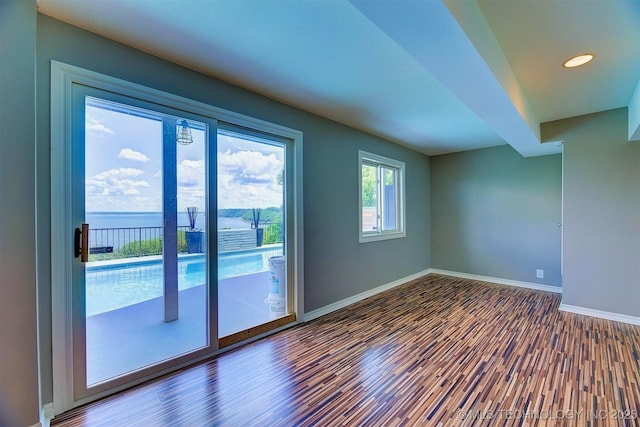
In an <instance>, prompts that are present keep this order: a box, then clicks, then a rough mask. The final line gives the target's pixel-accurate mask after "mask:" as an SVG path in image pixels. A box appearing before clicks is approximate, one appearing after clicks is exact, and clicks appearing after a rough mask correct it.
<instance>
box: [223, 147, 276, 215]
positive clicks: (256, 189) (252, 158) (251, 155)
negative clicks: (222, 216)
mask: <svg viewBox="0 0 640 427" xmlns="http://www.w3.org/2000/svg"><path fill="white" fill-rule="evenodd" d="M283 167H284V163H283V161H282V160H279V159H278V158H277V157H276V155H275V154H274V153H269V154H265V153H263V152H260V151H251V150H244V151H235V152H233V151H231V150H226V151H225V152H222V153H218V201H219V207H220V208H251V207H260V208H266V207H271V206H280V205H282V202H283V193H282V192H283V187H282V185H279V184H278V183H277V176H278V174H279V173H281V171H282V169H283Z"/></svg>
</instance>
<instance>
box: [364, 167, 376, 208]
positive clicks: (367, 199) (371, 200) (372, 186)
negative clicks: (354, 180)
mask: <svg viewBox="0 0 640 427" xmlns="http://www.w3.org/2000/svg"><path fill="white" fill-rule="evenodd" d="M376 204H377V199H376V167H375V166H370V165H362V206H364V207H375V206H376Z"/></svg>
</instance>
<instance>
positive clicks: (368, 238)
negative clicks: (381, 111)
mask: <svg viewBox="0 0 640 427" xmlns="http://www.w3.org/2000/svg"><path fill="white" fill-rule="evenodd" d="M363 164H374V165H376V166H377V167H378V170H379V169H380V167H386V168H391V169H396V170H397V171H398V174H397V183H396V185H397V201H396V204H397V206H396V221H397V228H396V229H394V230H382V227H381V224H382V220H383V218H382V215H383V210H382V209H381V200H382V197H381V194H383V192H384V191H383V188H382V182H381V180H380V179H378V180H377V186H378V187H377V193H378V197H377V199H378V209H377V212H378V218H377V221H378V229H377V230H375V231H363V230H362V223H363V218H362V211H363V209H362V208H363V206H362V165H363ZM404 170H405V164H404V162H401V161H399V160H394V159H390V158H388V157H384V156H381V155H378V154H374V153H369V152H367V151H362V150H359V151H358V211H359V212H358V218H359V221H358V235H359V242H360V243H367V242H375V241H379V240H388V239H399V238H402V237H405V236H406V235H407V233H406V225H405V224H406V221H405V219H406V217H405V210H406V209H405V179H404V175H405V172H404Z"/></svg>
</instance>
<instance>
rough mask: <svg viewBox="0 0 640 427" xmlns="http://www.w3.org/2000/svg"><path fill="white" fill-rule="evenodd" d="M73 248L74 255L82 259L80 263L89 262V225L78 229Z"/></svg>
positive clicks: (83, 225)
mask: <svg viewBox="0 0 640 427" xmlns="http://www.w3.org/2000/svg"><path fill="white" fill-rule="evenodd" d="M73 248H74V249H73V255H74V256H75V257H76V258H78V257H80V262H87V261H89V224H82V228H81V229H80V228H76V232H75V235H74V236H73Z"/></svg>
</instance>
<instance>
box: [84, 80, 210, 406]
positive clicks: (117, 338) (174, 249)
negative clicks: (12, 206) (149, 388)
mask: <svg viewBox="0 0 640 427" xmlns="http://www.w3.org/2000/svg"><path fill="white" fill-rule="evenodd" d="M94 92H96V91H93V90H91V89H88V88H80V89H78V94H79V95H78V97H76V98H74V99H76V100H77V102H76V104H81V108H80V107H79V108H77V109H75V110H74V111H76V116H75V117H76V118H77V119H78V120H77V121H76V123H77V125H76V126H75V128H74V129H75V138H74V179H73V181H74V185H75V187H76V188H75V190H74V212H76V214H74V218H79V219H80V221H78V222H84V223H87V224H89V229H88V248H87V252H88V262H86V263H84V264H81V263H80V261H79V259H78V262H76V263H74V288H73V293H74V298H73V300H74V355H75V357H74V389H75V390H76V397H77V398H81V397H83V396H84V395H89V394H91V391H90V390H91V389H92V388H96V387H97V388H98V389H103V388H105V387H103V386H105V385H107V386H108V384H109V383H110V382H113V381H114V380H118V382H119V383H123V382H126V380H127V378H130V377H131V375H133V374H136V373H138V374H140V373H141V372H142V371H145V370H147V371H148V368H149V367H152V366H159V365H160V364H162V362H166V361H169V360H173V359H176V358H179V357H181V356H184V355H187V354H190V353H193V352H195V351H197V350H199V349H205V348H207V347H208V346H209V345H210V343H211V335H210V330H209V326H210V314H209V293H210V290H209V285H208V276H209V274H208V271H209V268H208V265H209V263H208V259H207V249H208V243H207V242H208V238H207V231H208V228H209V227H208V221H207V216H208V211H209V209H207V207H208V206H207V203H208V197H207V191H206V181H207V151H208V150H207V145H208V142H207V141H208V138H209V129H208V128H209V127H208V125H207V124H206V123H204V122H200V121H198V120H194V119H193V118H184V117H180V116H178V115H174V114H172V113H175V112H173V111H169V110H168V109H167V108H165V107H160V106H154V105H153V104H146V103H142V102H140V101H138V100H134V99H129V98H125V97H120V96H112V95H111V94H106V93H102V94H100V93H99V94H98V95H96V96H91V95H88V94H93V93H94ZM113 98H116V99H117V100H118V101H117V102H116V101H114V99H113ZM141 104H142V105H144V107H145V108H142V107H141V106H140V105H141ZM154 107H157V108H154ZM80 118H81V119H80ZM80 123H82V124H83V126H78V125H80ZM80 187H83V188H80ZM74 222H76V221H74ZM107 388H108V387H107Z"/></svg>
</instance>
